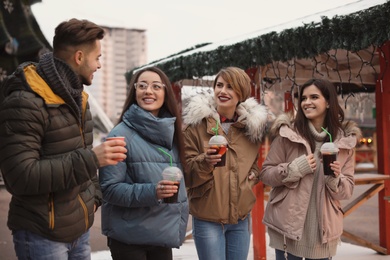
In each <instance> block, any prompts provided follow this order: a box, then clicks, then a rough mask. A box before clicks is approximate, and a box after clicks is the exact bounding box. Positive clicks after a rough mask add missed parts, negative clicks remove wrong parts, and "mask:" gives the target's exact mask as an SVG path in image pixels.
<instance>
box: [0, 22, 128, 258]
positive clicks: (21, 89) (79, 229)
mask: <svg viewBox="0 0 390 260" xmlns="http://www.w3.org/2000/svg"><path fill="white" fill-rule="evenodd" d="M103 37H104V30H103V29H102V28H101V27H99V26H97V25H96V24H94V23H92V22H90V21H87V20H77V19H71V20H69V21H65V22H62V23H61V24H59V25H58V26H57V28H56V29H55V36H54V38H53V53H46V54H44V55H42V56H41V58H40V60H39V63H33V62H26V63H24V64H21V65H20V66H19V67H18V69H17V70H16V71H15V72H14V73H13V74H12V75H10V76H9V77H8V78H7V79H6V80H5V81H4V83H3V85H2V87H1V91H2V93H1V95H0V96H1V97H2V98H1V100H0V102H1V105H0V167H1V172H2V173H3V177H4V181H5V185H6V188H7V190H8V191H9V192H10V193H11V194H12V199H11V203H10V209H9V215H8V227H9V228H10V229H11V230H12V235H13V241H14V246H15V251H16V255H17V257H18V258H19V259H83V260H84V259H90V251H91V250H90V246H89V228H90V227H91V226H92V224H93V220H94V213H95V211H96V209H97V208H98V207H99V206H100V205H101V191H100V188H99V184H98V180H97V169H98V168H99V167H102V166H106V165H114V164H116V163H117V159H118V158H120V159H125V158H126V155H125V153H126V149H125V148H124V146H125V142H123V141H119V140H113V141H107V142H104V143H102V144H101V145H99V146H96V147H95V148H92V141H93V133H92V131H93V122H92V115H91V112H90V111H89V105H88V102H87V98H88V95H87V94H86V93H85V92H84V91H83V85H91V83H92V78H93V73H94V72H95V71H96V70H97V69H100V67H101V64H100V61H99V58H100V56H101V44H100V40H102V39H103Z"/></svg>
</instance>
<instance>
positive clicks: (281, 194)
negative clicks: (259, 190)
mask: <svg viewBox="0 0 390 260" xmlns="http://www.w3.org/2000/svg"><path fill="white" fill-rule="evenodd" d="M288 191H289V189H287V188H286V187H283V186H282V187H275V188H272V189H271V191H270V193H269V203H271V204H275V203H278V202H279V201H282V200H284V198H285V197H286V196H287V194H288Z"/></svg>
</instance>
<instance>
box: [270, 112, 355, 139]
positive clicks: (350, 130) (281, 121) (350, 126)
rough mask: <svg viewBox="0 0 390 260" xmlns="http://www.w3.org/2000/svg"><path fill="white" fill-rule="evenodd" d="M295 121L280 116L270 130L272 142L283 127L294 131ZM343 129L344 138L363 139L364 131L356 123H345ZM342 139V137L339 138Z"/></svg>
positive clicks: (284, 115)
mask: <svg viewBox="0 0 390 260" xmlns="http://www.w3.org/2000/svg"><path fill="white" fill-rule="evenodd" d="M292 121H293V119H292V118H291V117H290V116H289V115H287V114H281V115H279V116H278V117H277V118H276V119H275V121H274V123H273V124H272V126H271V129H270V135H271V140H272V139H274V138H275V137H276V136H277V135H278V134H279V130H280V128H281V127H282V126H284V125H285V126H287V127H288V128H290V129H293V123H292ZM342 129H343V131H344V134H343V137H351V136H353V137H355V138H356V141H358V140H359V139H360V138H361V137H362V131H361V130H360V128H359V127H358V125H357V124H356V123H355V122H354V121H344V122H343V124H342ZM339 138H341V136H340V137H339Z"/></svg>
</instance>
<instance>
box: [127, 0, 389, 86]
mask: <svg viewBox="0 0 390 260" xmlns="http://www.w3.org/2000/svg"><path fill="white" fill-rule="evenodd" d="M389 39H390V2H389V1H387V2H386V3H385V4H382V5H378V6H374V7H371V8H369V9H365V10H362V11H359V12H356V13H353V14H349V15H344V16H335V17H333V18H328V17H321V22H318V23H314V22H312V23H309V24H304V25H303V26H300V27H297V28H291V29H286V30H284V31H282V32H280V33H276V32H270V33H267V34H264V35H260V36H258V37H256V38H252V39H248V40H245V41H242V42H239V43H236V44H233V45H229V46H219V47H218V48H217V49H215V50H212V51H205V52H195V53H194V54H191V55H187V56H178V57H176V58H172V59H171V60H168V61H166V62H160V63H158V62H157V63H156V66H157V67H159V68H161V69H162V70H163V71H164V72H165V73H166V74H167V75H168V77H169V78H170V80H171V81H172V82H176V81H178V80H181V79H186V78H189V79H191V78H193V77H202V76H206V75H215V74H216V73H217V72H218V71H219V70H220V69H221V68H222V67H227V66H238V67H241V68H244V69H246V68H250V67H254V66H264V65H267V64H269V63H271V62H272V61H282V62H285V61H288V60H291V59H293V58H296V59H310V58H314V57H315V56H317V55H319V54H321V53H325V52H327V51H329V50H333V49H345V50H349V51H359V50H362V49H365V48H368V47H369V46H371V45H375V46H381V45H382V44H383V43H384V42H386V41H388V40H389ZM202 46H204V45H199V46H196V47H195V48H193V49H196V48H199V47H202ZM193 49H190V50H193ZM186 51H189V50H186ZM186 51H183V52H180V53H178V54H174V55H171V56H169V57H175V56H176V55H179V54H182V53H184V52H186ZM153 63H155V62H153ZM146 66H149V65H145V67H146ZM143 67H144V66H143ZM139 68H142V67H139ZM139 68H135V69H133V70H131V71H129V72H127V73H126V78H127V79H130V77H131V75H132V74H133V71H134V70H138V69H139Z"/></svg>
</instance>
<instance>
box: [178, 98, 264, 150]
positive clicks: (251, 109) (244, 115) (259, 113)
mask: <svg viewBox="0 0 390 260" xmlns="http://www.w3.org/2000/svg"><path fill="white" fill-rule="evenodd" d="M183 107H184V109H183V123H184V125H187V126H189V125H197V124H199V123H200V122H201V121H202V120H203V119H207V122H208V123H209V124H208V126H207V129H208V131H211V128H212V127H214V126H215V122H218V123H219V124H220V123H221V122H220V116H219V114H218V112H217V109H216V107H217V105H216V103H215V101H214V97H213V95H209V94H198V95H195V96H192V97H191V98H189V99H188V100H187V102H185V103H184V106H183ZM236 114H237V116H238V118H237V121H236V122H235V123H233V125H234V126H235V127H238V128H245V134H246V136H248V138H249V139H250V140H251V142H253V143H256V142H260V141H261V138H262V135H263V133H264V129H265V126H266V123H267V116H268V112H267V110H266V108H265V106H263V105H260V104H259V103H258V102H257V101H256V100H255V99H254V98H248V99H247V100H245V101H244V102H241V103H240V104H239V105H238V106H237V108H236ZM209 125H210V127H209ZM211 134H212V131H211Z"/></svg>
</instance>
